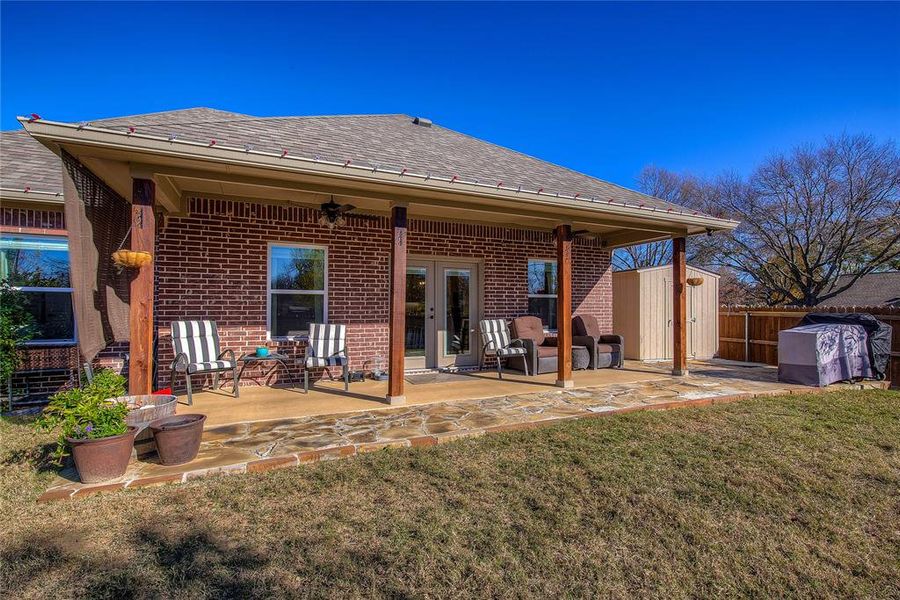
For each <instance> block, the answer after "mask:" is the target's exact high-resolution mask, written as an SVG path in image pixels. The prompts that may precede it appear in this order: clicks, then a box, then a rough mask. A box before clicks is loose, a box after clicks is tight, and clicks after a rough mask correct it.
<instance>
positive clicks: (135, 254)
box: [112, 250, 153, 269]
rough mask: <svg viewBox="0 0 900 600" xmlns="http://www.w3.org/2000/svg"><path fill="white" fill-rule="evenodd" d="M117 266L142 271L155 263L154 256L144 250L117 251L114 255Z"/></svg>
mask: <svg viewBox="0 0 900 600" xmlns="http://www.w3.org/2000/svg"><path fill="white" fill-rule="evenodd" d="M112 259H113V262H114V263H116V266H119V267H123V268H128V269H140V268H141V267H143V266H145V265H149V264H150V263H151V262H153V255H152V254H150V253H149V252H144V251H143V250H116V251H115V252H113V254H112Z"/></svg>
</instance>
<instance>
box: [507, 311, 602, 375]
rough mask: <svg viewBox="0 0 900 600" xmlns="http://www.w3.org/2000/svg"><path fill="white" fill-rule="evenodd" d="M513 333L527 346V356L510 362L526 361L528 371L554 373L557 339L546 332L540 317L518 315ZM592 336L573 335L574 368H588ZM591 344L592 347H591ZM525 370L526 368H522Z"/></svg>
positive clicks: (514, 321) (518, 363) (514, 322)
mask: <svg viewBox="0 0 900 600" xmlns="http://www.w3.org/2000/svg"><path fill="white" fill-rule="evenodd" d="M510 329H511V333H512V336H513V337H514V338H517V339H520V340H522V342H523V345H524V346H525V356H523V357H518V356H517V357H515V358H513V359H511V361H510V363H511V364H513V365H521V364H522V361H523V360H524V361H526V364H527V365H528V372H529V373H534V374H539V373H552V372H553V371H556V366H557V354H558V347H557V339H556V338H555V337H551V336H548V335H547V334H545V333H544V326H543V324H542V323H541V320H540V318H538V317H518V318H516V319H513V322H512V327H511V328H510ZM593 345H594V340H592V339H591V338H580V337H572V368H573V369H586V368H587V367H588V366H589V365H590V364H591V348H590V347H593ZM589 346H590V347H589ZM522 370H524V369H522Z"/></svg>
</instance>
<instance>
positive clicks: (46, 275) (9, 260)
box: [0, 234, 75, 343]
mask: <svg viewBox="0 0 900 600" xmlns="http://www.w3.org/2000/svg"><path fill="white" fill-rule="evenodd" d="M0 279H4V280H7V281H9V284H10V285H11V286H12V287H14V288H16V289H18V290H21V291H22V293H23V294H25V297H26V300H27V304H28V310H29V311H30V312H31V314H32V315H33V316H34V322H35V325H36V330H35V334H34V336H33V338H32V340H31V342H30V343H72V342H74V341H75V313H74V310H73V308H72V288H71V283H70V281H69V243H68V241H67V240H66V239H65V238H63V237H56V236H36V235H18V234H3V236H0Z"/></svg>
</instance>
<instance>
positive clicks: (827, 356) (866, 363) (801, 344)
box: [778, 313, 891, 386]
mask: <svg viewBox="0 0 900 600" xmlns="http://www.w3.org/2000/svg"><path fill="white" fill-rule="evenodd" d="M890 339H891V326H890V325H887V324H886V323H882V322H881V321H879V320H877V319H876V318H875V317H873V316H872V315H867V314H852V313H851V314H841V313H812V314H809V315H806V316H805V317H804V318H803V320H802V321H801V322H800V326H799V327H795V328H793V329H786V330H784V331H781V332H779V334H778V379H779V381H784V382H787V383H797V384H801V385H815V386H825V385H828V384H830V383H834V382H836V381H844V380H848V379H856V378H877V379H884V378H885V371H886V369H887V357H888V355H889V353H890ZM885 340H887V345H885Z"/></svg>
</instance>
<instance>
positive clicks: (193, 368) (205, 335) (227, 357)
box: [171, 321, 240, 404]
mask: <svg viewBox="0 0 900 600" xmlns="http://www.w3.org/2000/svg"><path fill="white" fill-rule="evenodd" d="M172 346H173V347H174V349H175V360H173V361H172V367H171V369H172V378H171V379H172V385H173V387H174V385H175V374H176V373H184V381H185V383H186V385H187V397H188V404H193V403H194V399H193V397H192V392H191V375H197V374H202V375H205V374H207V373H210V374H212V376H213V388H214V389H218V387H219V373H221V372H222V371H231V377H232V382H233V384H234V387H233V392H234V397H235V398H238V397H239V396H240V392H239V391H238V377H237V360H235V356H234V350H221V349H220V348H219V332H218V330H217V329H216V322H215V321H173V322H172Z"/></svg>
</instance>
